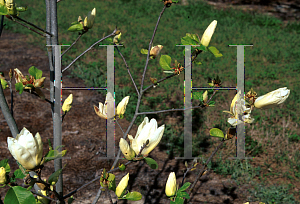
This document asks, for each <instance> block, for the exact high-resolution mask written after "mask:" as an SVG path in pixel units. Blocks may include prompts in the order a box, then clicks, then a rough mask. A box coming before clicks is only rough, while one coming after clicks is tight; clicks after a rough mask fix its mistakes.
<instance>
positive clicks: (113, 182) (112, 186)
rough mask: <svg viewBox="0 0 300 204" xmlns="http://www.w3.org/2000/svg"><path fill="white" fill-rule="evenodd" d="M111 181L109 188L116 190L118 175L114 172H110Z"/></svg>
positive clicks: (109, 178)
mask: <svg viewBox="0 0 300 204" xmlns="http://www.w3.org/2000/svg"><path fill="white" fill-rule="evenodd" d="M107 180H109V181H110V182H109V183H108V189H109V190H112V191H116V177H115V175H114V174H111V173H109V174H108V178H107Z"/></svg>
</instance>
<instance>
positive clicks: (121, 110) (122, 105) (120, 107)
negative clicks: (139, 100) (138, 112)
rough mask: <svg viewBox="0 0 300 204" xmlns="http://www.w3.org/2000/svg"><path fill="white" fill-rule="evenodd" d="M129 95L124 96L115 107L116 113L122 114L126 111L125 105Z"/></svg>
mask: <svg viewBox="0 0 300 204" xmlns="http://www.w3.org/2000/svg"><path fill="white" fill-rule="evenodd" d="M129 98H130V96H126V97H125V98H123V100H122V101H121V102H120V103H119V104H118V107H117V115H123V114H124V113H125V111H126V106H127V104H128V101H129Z"/></svg>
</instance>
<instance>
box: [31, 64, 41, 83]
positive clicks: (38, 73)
mask: <svg viewBox="0 0 300 204" xmlns="http://www.w3.org/2000/svg"><path fill="white" fill-rule="evenodd" d="M28 73H29V74H30V75H31V76H33V77H34V78H35V79H40V78H41V77H42V74H43V71H42V70H39V69H38V68H36V67H35V66H32V67H30V68H29V69H28ZM28 81H29V80H28Z"/></svg>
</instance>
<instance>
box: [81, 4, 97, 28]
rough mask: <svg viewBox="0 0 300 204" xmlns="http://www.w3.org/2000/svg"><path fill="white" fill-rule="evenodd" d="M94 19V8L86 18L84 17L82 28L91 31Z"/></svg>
mask: <svg viewBox="0 0 300 204" xmlns="http://www.w3.org/2000/svg"><path fill="white" fill-rule="evenodd" d="M95 17H96V8H94V9H93V10H92V11H91V12H90V13H89V15H88V16H87V17H85V19H84V22H83V26H84V27H86V28H88V29H91V28H92V27H93V25H94V21H95Z"/></svg>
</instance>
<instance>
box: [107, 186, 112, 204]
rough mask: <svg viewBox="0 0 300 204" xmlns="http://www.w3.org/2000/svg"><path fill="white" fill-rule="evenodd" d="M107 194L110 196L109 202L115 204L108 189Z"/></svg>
mask: <svg viewBox="0 0 300 204" xmlns="http://www.w3.org/2000/svg"><path fill="white" fill-rule="evenodd" d="M106 194H107V196H108V200H109V202H110V204H113V201H112V198H111V195H110V192H109V189H108V188H107V189H106Z"/></svg>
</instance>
